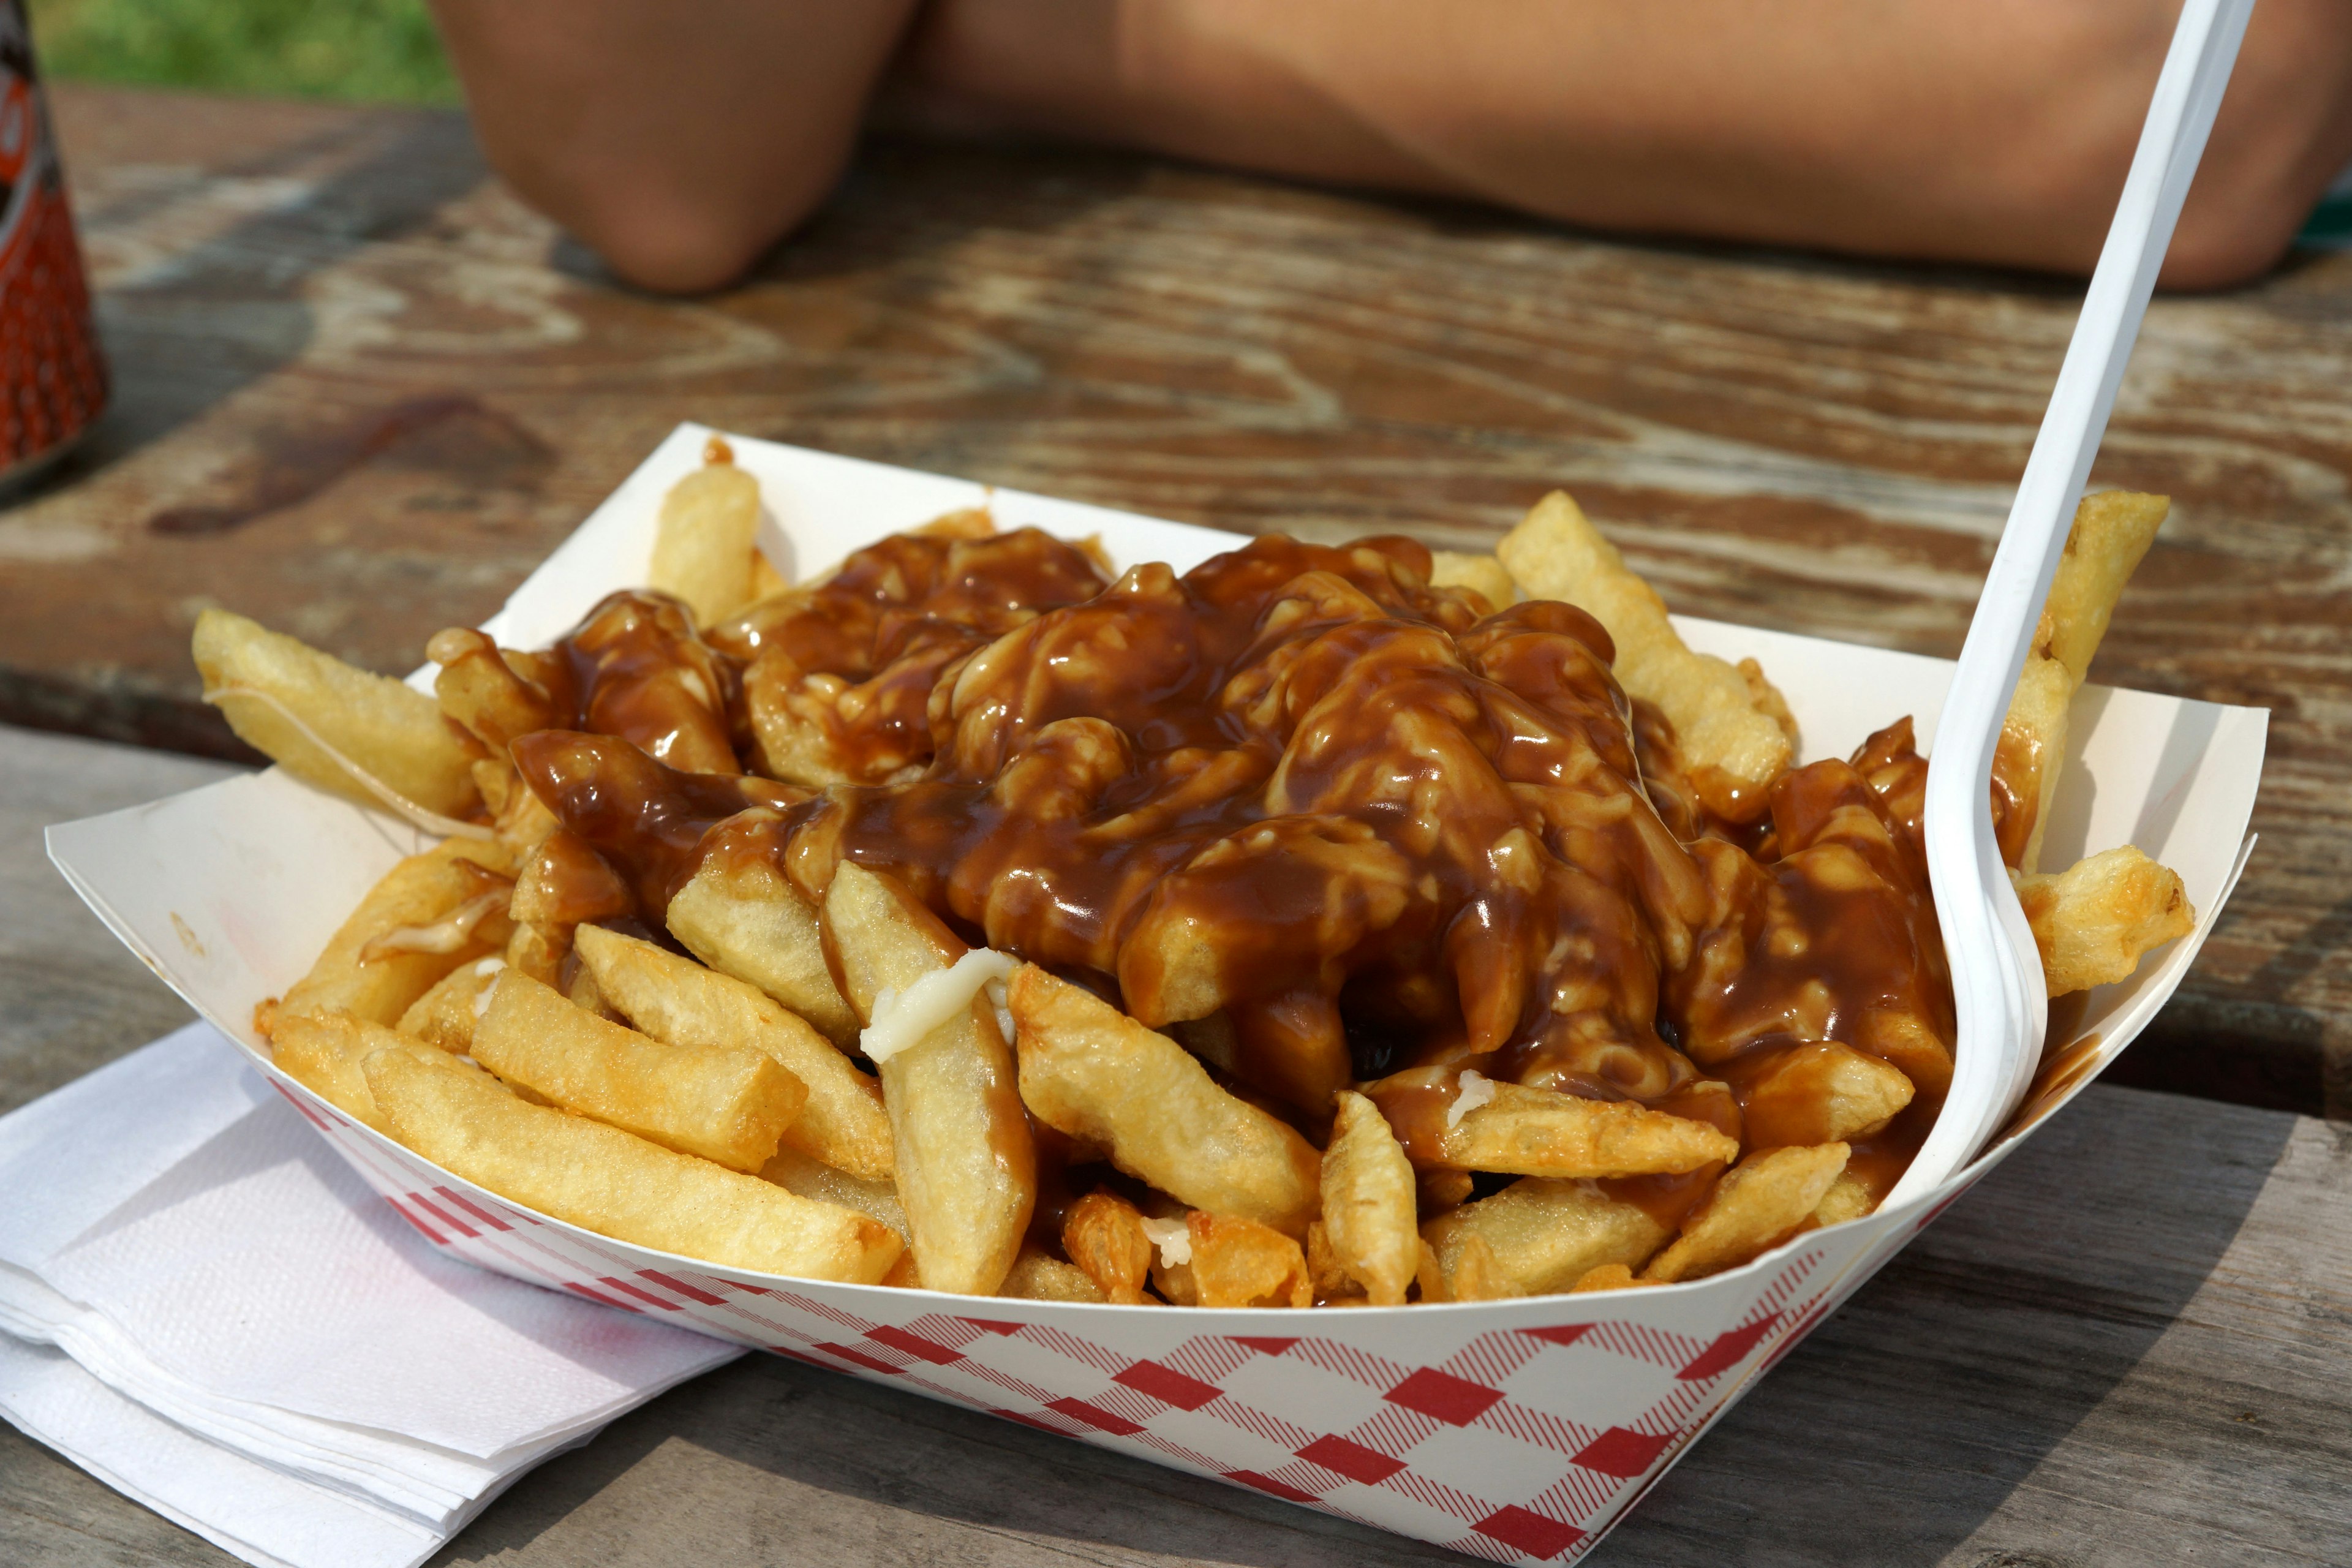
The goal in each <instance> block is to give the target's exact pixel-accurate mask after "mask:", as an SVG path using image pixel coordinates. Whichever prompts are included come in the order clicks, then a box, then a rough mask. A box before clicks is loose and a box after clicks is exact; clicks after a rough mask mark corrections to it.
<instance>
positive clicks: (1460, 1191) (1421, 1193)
mask: <svg viewBox="0 0 2352 1568" xmlns="http://www.w3.org/2000/svg"><path fill="white" fill-rule="evenodd" d="M1474 1190H1475V1184H1474V1183H1473V1182H1472V1181H1471V1179H1470V1173H1469V1172H1467V1171H1446V1170H1439V1169H1434V1168H1433V1169H1430V1170H1426V1171H1416V1172H1414V1173H1413V1194H1414V1196H1415V1198H1416V1199H1417V1200H1418V1201H1417V1205H1416V1206H1417V1207H1418V1208H1419V1210H1420V1213H1421V1217H1422V1218H1423V1219H1434V1218H1436V1217H1437V1216H1438V1215H1442V1214H1444V1212H1445V1211H1446V1210H1447V1209H1457V1208H1460V1207H1461V1206H1462V1205H1464V1204H1466V1203H1468V1202H1469V1201H1470V1194H1471V1193H1472V1192H1473V1191H1474Z"/></svg>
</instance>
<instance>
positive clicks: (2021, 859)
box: [1993, 615, 2074, 867]
mask: <svg viewBox="0 0 2352 1568" xmlns="http://www.w3.org/2000/svg"><path fill="white" fill-rule="evenodd" d="M2049 626H2050V622H2049V617H2048V616H2046V615H2045V616H2043V617H2042V630H2043V631H2044V632H2046V631H2048V630H2049ZM2073 706H2074V681H2072V680H2070V679H2067V675H2066V667H2065V666H2064V665H2063V664H2060V663H2059V662H2058V661H2057V660H2056V659H2054V658H2051V657H2050V656H2049V655H2048V654H2045V653H2043V652H2042V651H2041V650H2040V649H2039V648H2038V647H2036V648H2029V649H2028V650H2027V651H2026V655H2025V668H2023V669H2021V670H2020V671H2019V672H2018V676H2017V689H2016V690H2015V691H2013V692H2011V694H2010V699H2009V717H2008V718H2006V719H2004V720H2003V721H2001V731H2000V745H1999V749H1998V750H1997V752H1995V759H1996V760H1995V762H1994V764H1993V777H1994V779H1995V781H1996V782H1997V783H1998V784H2000V785H2001V786H2002V787H2003V789H2004V790H2005V792H2006V794H2007V795H2008V798H2007V800H2005V801H2004V802H2003V809H2002V810H2001V811H2000V821H1999V822H1998V823H1996V824H1995V825H1994V833H1995V837H1996V838H1997V839H1998V841H1999V843H2000V858H2001V860H2002V862H2003V864H2005V865H2010V866H2019V867H2031V866H2032V865H2034V864H2036V863H2037V862H2038V861H2039V860H2040V859H2041V858H2042V829H2043V828H2044V827H2046V826H2049V821H2050V802H2051V800H2052V798H2053V796H2054V795H2056V793H2057V789H2058V773H2059V770H2060V768H2061V766H2062V765H2063V763H2064V761H2065V757H2066V720H2067V714H2068V712H2069V710H2071V709H2072V708H2073Z"/></svg>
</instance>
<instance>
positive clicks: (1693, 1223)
mask: <svg viewBox="0 0 2352 1568" xmlns="http://www.w3.org/2000/svg"><path fill="white" fill-rule="evenodd" d="M1845 1161H1846V1146H1845V1145H1844V1144H1843V1143H1823V1144H1821V1145H1820V1146H1818V1147H1816V1148H1811V1149H1804V1148H1791V1149H1767V1150H1764V1151H1761V1152H1758V1153H1754V1154H1750V1155H1748V1158H1746V1159H1745V1160H1742V1161H1740V1162H1739V1163H1738V1164H1737V1165H1734V1166H1733V1167H1732V1168H1731V1169H1730V1170H1728V1171H1727V1172H1725V1173H1724V1174H1723V1179H1722V1180H1721V1181H1719V1182H1717V1183H1716V1184H1715V1191H1714V1192H1713V1193H1711V1194H1708V1195H1707V1198H1706V1202H1705V1203H1702V1204H1700V1205H1698V1207H1697V1208H1696V1209H1694V1210H1692V1211H1691V1214H1690V1216H1689V1217H1688V1218H1687V1219H1685V1220H1684V1221H1683V1229H1682V1234H1681V1235H1680V1236H1678V1237H1675V1240H1674V1243H1673V1245H1672V1246H1670V1247H1667V1248H1666V1249H1665V1250H1664V1252H1661V1253H1659V1254H1658V1255H1657V1256H1656V1257H1655V1258H1652V1259H1650V1262H1649V1265H1648V1267H1646V1268H1643V1270H1642V1278H1643V1279H1650V1280H1656V1281H1660V1282H1664V1283H1671V1282H1673V1281H1675V1280H1677V1279H1704V1278H1705V1277H1706V1276H1707V1275H1709V1274H1720V1273H1722V1272H1723V1271H1724V1270H1725V1269H1727V1268H1738V1267H1739V1265H1741V1264H1743V1263H1746V1262H1748V1261H1749V1260H1750V1259H1752V1258H1757V1257H1759V1256H1760V1255H1761V1254H1763V1253H1766V1252H1769V1251H1770V1250H1771V1249H1772V1248H1773V1247H1778V1246H1780V1244H1781V1243H1782V1242H1784V1241H1786V1240H1788V1239H1789V1237H1792V1236H1794V1235H1796V1233H1797V1232H1798V1230H1799V1229H1800V1228H1801V1227H1802V1226H1803V1225H1804V1224H1805V1222H1806V1221H1807V1220H1809V1219H1811V1217H1812V1215H1813V1211H1814V1210H1815V1209H1817V1208H1819V1207H1820V1206H1821V1202H1822V1198H1824V1197H1826V1196H1828V1195H1829V1190H1830V1187H1831V1185H1832V1184H1834V1183H1835V1182H1836V1181H1837V1179H1838V1173H1840V1172H1842V1171H1843V1170H1844V1169H1845Z"/></svg>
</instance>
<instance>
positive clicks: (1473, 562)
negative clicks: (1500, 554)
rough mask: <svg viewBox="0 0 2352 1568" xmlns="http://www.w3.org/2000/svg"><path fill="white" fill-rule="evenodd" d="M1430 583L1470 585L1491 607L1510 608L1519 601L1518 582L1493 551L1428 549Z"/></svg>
mask: <svg viewBox="0 0 2352 1568" xmlns="http://www.w3.org/2000/svg"><path fill="white" fill-rule="evenodd" d="M1429 561H1430V566H1429V585H1430V586H1431V587H1433V588H1467V589H1469V590H1470V591H1471V592H1472V593H1474V594H1475V595H1478V596H1479V597H1480V598H1482V599H1484V600H1486V607H1487V608H1488V609H1490V610H1507V609H1509V608H1510V607H1511V606H1512V605H1515V604H1517V603H1518V599H1519V585H1518V584H1517V583H1514V582H1512V581H1511V574H1509V573H1508V572H1506V571H1504V570H1503V563H1501V562H1500V561H1497V560H1496V559H1495V558H1494V557H1493V556H1491V555H1469V554H1465V553H1464V552H1461V551H1458V550H1433V551H1431V552H1429Z"/></svg>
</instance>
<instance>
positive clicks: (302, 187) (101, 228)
mask: <svg viewBox="0 0 2352 1568" xmlns="http://www.w3.org/2000/svg"><path fill="white" fill-rule="evenodd" d="M321 164H324V165H327V167H326V168H325V169H324V170H323V172H322V171H320V165H321ZM218 173H219V178H220V180H221V181H224V182H229V183H236V182H243V183H244V184H247V185H249V186H255V187H261V186H266V185H267V184H268V183H270V182H272V181H283V182H285V183H286V184H288V185H289V189H290V192H291V194H290V195H289V196H288V198H287V199H285V200H282V201H277V202H272V203H269V204H268V205H263V206H262V207H260V208H259V210H257V211H253V212H251V213H249V214H247V215H246V216H240V217H237V218H236V219H235V221H232V222H229V223H227V224H226V225H224V226H222V227H221V229H220V231H219V232H218V233H216V234H213V235H211V236H209V237H205V239H203V240H201V241H199V242H197V243H196V244H194V245H193V246H190V247H187V248H186V249H185V250H183V251H178V252H175V253H173V255H171V256H170V258H168V260H165V261H162V262H159V263H157V264H153V265H150V266H147V267H144V268H136V269H134V270H133V271H132V273H131V276H130V277H129V278H127V279H123V280H121V281H119V282H116V283H114V284H112V285H111V286H110V287H108V288H107V289H102V290H101V291H100V293H99V296H98V301H97V305H98V312H99V328H100V337H101V338H102V340H103V342H104V345H105V349H106V354H107V359H108V363H109V365H110V370H111V372H112V376H113V382H114V387H113V395H112V397H111V398H110V403H109V406H108V408H107V411H106V413H105V414H104V415H103V416H100V420H99V422H98V424H97V425H96V426H93V427H92V429H91V431H90V434H89V439H87V440H86V441H84V442H83V443H82V444H81V445H80V446H79V447H76V448H75V449H74V451H73V452H71V453H70V454H69V455H68V457H67V458H65V459H64V460H63V461H61V462H60V463H59V464H58V467H57V468H55V469H53V470H51V471H50V472H49V473H48V474H47V475H45V476H44V477H43V478H42V479H41V481H40V483H39V484H38V486H37V487H36V489H34V490H32V491H30V492H28V494H42V493H47V491H49V490H51V489H58V488H61V487H63V486H65V485H67V484H69V483H72V482H74V481H77V480H79V479H86V478H87V477H89V475H91V474H94V473H97V472H99V471H100V470H101V469H103V468H108V467H110V466H111V465H112V464H114V463H117V462H120V461H121V460H122V459H124V458H129V457H131V456H132V455H133V454H134V453H137V452H139V451H141V450H142V449H143V448H145V447H149V446H151V445H152V444H153V443H154V442H156V441H158V440H160V439H162V438H163V437H165V436H168V435H170V434H171V433H172V432H173V431H174V430H177V429H178V428H180V427H181V426H184V425H186V424H188V423H189V422H191V421H192V420H194V419H196V418H197V417H199V416H202V415H204V414H205V413H206V412H208V411H210V410H211V409H213V408H215V407H216V406H217V405H220V404H222V403H224V402H226V400H227V399H228V398H229V397H231V396H232V395H235V394H236V393H237V392H240V391H242V390H243V389H245V388H246V387H247V386H249V385H251V384H254V383H256V382H257V381H259V380H261V379H262V378H264V377H265V376H268V374H271V373H273V372H275V371H277V370H278V369H280V368H282V367H283V366H285V365H287V364H289V363H291V362H292V361H294V360H295V359H296V358H297V357H299V355H300V354H301V353H302V352H303V351H304V349H305V348H307V347H308V346H309V344H310V341H311V338H312V336H313V335H314V333H315V332H316V331H317V328H318V320H317V311H316V309H315V307H314V306H313V304H312V302H311V300H310V298H309V297H308V296H307V295H306V293H305V291H304V286H305V284H306V283H307V281H308V280H309V279H310V278H311V277H312V276H313V275H314V274H316V273H318V272H320V271H321V270H324V269H325V268H329V267H331V266H333V265H334V264H335V263H337V262H339V261H341V260H342V259H344V258H347V257H349V256H350V255H352V253H353V252H355V251H357V250H358V249H360V248H361V247H363V246H367V245H372V244H377V243H381V242H383V241H385V240H387V239H395V238H398V237H401V236H403V235H405V234H408V233H411V232H413V231H414V230H415V229H416V228H418V227H419V226H423V225H425V224H427V223H429V222H430V221H431V220H432V218H433V216H434V215H435V214H436V213H437V212H438V211H439V210H440V209H441V207H442V206H443V205H446V203H448V202H450V201H452V200H455V199H456V198H457V197H458V196H460V195H465V194H466V193H467V191H470V190H472V189H473V188H474V187H476V186H477V185H478V184H481V183H482V181H483V180H485V179H486V178H488V169H487V167H486V166H485V165H484V164H483V163H482V159H481V155H480V153H478V151H477V150H476V148H475V145H474V141H473V133H472V132H471V130H470V129H469V128H468V127H467V123H466V121H465V119H464V117H463V116H462V115H456V114H445V113H415V112H410V111H391V112H386V113H383V114H378V115H373V116H370V117H368V118H366V119H364V120H362V121H358V122H356V123H354V124H350V125H340V126H338V127H336V128H335V129H333V130H331V131H329V132H322V133H320V134H319V135H315V136H311V137H307V138H304V139H303V140H301V141H299V142H293V143H291V144H289V145H287V146H283V147H278V148H273V149H271V150H270V151H268V152H267V153H262V154H260V155H258V156H257V157H255V158H252V159H250V160H247V162H245V163H239V164H237V165H235V166H233V167H230V168H226V169H223V170H221V171H219V172H218ZM174 203H185V204H188V205H189V206H190V212H191V214H192V215H193V216H203V215H204V209H203V208H202V206H201V205H200V204H199V202H198V198H197V197H196V195H194V194H192V192H191V191H190V190H189V189H187V188H184V187H182V186H179V185H165V186H162V187H159V188H158V189H156V190H152V191H144V192H140V193H137V194H135V195H130V196H127V197H121V198H118V199H116V200H114V201H112V202H109V203H104V204H100V205H94V206H92V207H90V208H89V209H88V210H85V211H84V212H83V213H82V215H81V219H82V226H83V227H84V228H85V229H86V230H87V231H88V232H89V236H90V237H91V238H92V239H93V240H96V239H99V238H101V237H105V236H107V235H109V234H110V233H112V232H114V231H116V230H122V231H126V232H129V231H133V230H135V229H136V228H137V227H138V226H140V225H141V224H142V223H146V222H150V221H153V220H154V219H155V218H156V216H157V213H158V212H159V211H160V210H161V209H163V208H166V207H169V206H171V205H173V204H174Z"/></svg>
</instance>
